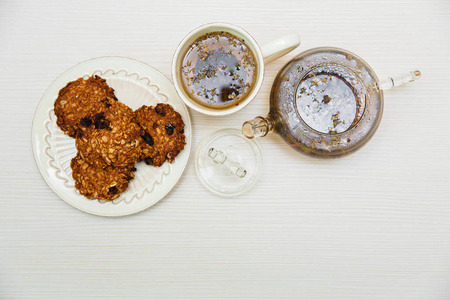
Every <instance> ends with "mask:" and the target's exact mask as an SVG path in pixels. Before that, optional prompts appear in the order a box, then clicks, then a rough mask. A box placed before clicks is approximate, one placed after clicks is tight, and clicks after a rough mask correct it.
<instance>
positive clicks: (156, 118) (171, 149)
mask: <svg viewBox="0 0 450 300" xmlns="http://www.w3.org/2000/svg"><path fill="white" fill-rule="evenodd" d="M135 113H136V120H137V122H138V124H139V125H140V126H141V127H142V129H143V135H142V136H141V148H142V154H141V157H140V159H141V160H144V161H145V163H146V164H148V165H153V166H157V167H159V166H161V165H162V164H163V163H164V162H165V161H166V160H168V161H169V162H172V161H173V160H174V159H175V157H176V156H177V155H178V154H179V153H180V151H181V150H183V148H184V145H185V144H186V143H185V135H184V122H183V119H182V118H181V115H180V114H179V113H178V112H176V111H175V110H174V109H173V108H172V106H170V105H169V104H163V103H158V104H157V105H156V107H152V106H146V105H144V106H141V107H140V108H139V109H137V110H136V112H135Z"/></svg>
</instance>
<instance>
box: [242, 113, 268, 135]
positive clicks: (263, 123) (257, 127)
mask: <svg viewBox="0 0 450 300" xmlns="http://www.w3.org/2000/svg"><path fill="white" fill-rule="evenodd" d="M273 125H274V123H273V120H272V117H271V116H270V115H267V117H265V118H264V117H261V116H259V117H256V118H254V119H253V120H250V121H246V122H245V123H244V124H243V125H242V134H243V135H244V136H245V137H246V138H248V139H253V138H257V137H263V136H266V135H268V134H269V133H271V132H272V131H273V128H274V126H273Z"/></svg>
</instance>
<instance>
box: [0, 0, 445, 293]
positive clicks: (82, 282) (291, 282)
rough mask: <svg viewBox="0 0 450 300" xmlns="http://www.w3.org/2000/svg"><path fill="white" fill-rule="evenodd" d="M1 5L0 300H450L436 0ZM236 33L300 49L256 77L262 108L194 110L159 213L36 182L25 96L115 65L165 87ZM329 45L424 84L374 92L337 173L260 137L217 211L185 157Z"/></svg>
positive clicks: (441, 21)
mask: <svg viewBox="0 0 450 300" xmlns="http://www.w3.org/2000/svg"><path fill="white" fill-rule="evenodd" d="M209 2H210V3H208V2H207V1H203V2H202V1H200V2H192V1H191V2H189V3H188V1H181V0H179V1H171V0H166V1H158V2H156V1H154V2H152V1H143V0H142V1H132V0H130V1H101V2H97V1H8V0H6V1H5V0H3V1H1V2H0V101H1V102H0V103H1V109H0V112H1V118H0V130H1V134H0V144H1V156H0V170H1V173H0V176H1V177H0V298H2V299H15V298H31V299H80V298H87V299H97V298H98V299H100V298H108V299H131V298H143V299H228V298H237V299H345V300H348V299H358V300H360V299H408V300H410V299H450V183H449V179H450V158H449V155H450V150H449V149H450V96H449V95H450V93H449V91H450V90H449V88H448V87H449V82H450V71H449V69H450V2H449V1H446V0H441V1H375V0H374V1H356V0H355V1H331V0H324V1H294V0H291V1H235V0H229V1H222V2H218V1H214V2H213V1H209ZM213 21H222V22H230V23H234V24H236V25H238V26H241V27H243V28H245V29H246V30H247V31H249V32H250V33H251V34H252V35H253V36H254V37H255V39H257V40H258V41H259V42H260V43H265V42H268V41H270V40H271V39H272V38H275V37H277V36H278V35H279V34H281V33H283V32H284V31H286V30H289V31H296V32H298V33H299V34H301V36H302V40H303V42H302V45H301V46H300V48H298V49H297V50H295V51H294V52H293V53H291V54H289V55H287V56H286V57H284V58H282V59H280V60H278V61H276V62H273V63H272V64H270V65H268V66H267V68H266V77H265V80H264V85H263V87H262V89H261V91H260V93H259V96H258V97H257V99H255V101H253V102H252V103H251V104H250V105H249V106H247V107H246V108H245V109H243V110H242V111H240V112H238V113H236V114H234V115H232V116H229V117H219V118H217V117H207V116H204V115H201V114H199V113H196V112H194V111H192V110H191V118H192V124H193V148H192V150H193V152H192V154H191V158H190V161H189V163H188V166H187V168H186V170H185V173H184V175H183V176H182V178H181V180H180V181H179V183H178V184H177V185H176V187H175V188H174V189H173V190H172V191H171V192H170V193H169V194H168V195H167V196H166V197H165V198H164V199H163V200H162V201H161V202H159V203H158V204H157V205H156V206H154V207H152V208H150V209H148V210H146V211H143V212H141V213H138V214H136V215H132V216H129V217H123V218H103V217H97V216H93V215H90V214H87V213H84V212H81V211H79V210H77V209H75V208H73V207H71V206H69V205H68V204H66V203H65V202H64V201H62V200H61V199H60V198H58V196H57V195H56V194H55V193H54V192H53V191H52V190H51V189H50V188H49V187H48V186H47V184H46V183H45V181H44V180H43V178H42V177H41V175H40V173H39V171H38V169H37V167H36V164H35V162H34V158H33V155H32V150H31V124H32V119H33V115H34V111H35V109H36V107H37V105H38V102H39V99H40V97H41V96H42V94H43V93H44V91H45V90H46V88H47V87H48V86H49V85H50V84H51V82H52V81H53V80H54V79H55V78H56V77H57V76H59V75H60V74H61V73H62V72H64V71H65V70H66V69H68V68H70V67H72V66H73V65H75V64H77V63H79V62H81V61H84V60H86V59H89V58H93V57H98V56H107V55H114V56H125V57H131V58H135V59H138V60H141V61H144V62H147V63H148V64H150V65H152V66H153V67H155V68H156V69H158V70H160V71H161V72H162V73H163V74H164V75H166V76H167V77H170V76H171V74H170V66H171V60H172V55H173V52H174V50H175V48H176V46H177V45H178V43H179V41H180V40H181V39H182V38H183V37H184V36H185V35H186V34H187V33H188V32H189V31H190V30H191V29H194V28H195V27H197V26H199V25H201V24H204V23H208V22H213ZM317 46H336V47H342V48H345V49H348V50H350V51H352V52H355V53H356V54H359V55H360V56H361V57H363V58H364V59H365V60H366V61H367V62H368V63H369V64H370V65H371V66H372V67H373V68H374V69H375V71H376V72H377V74H378V75H379V76H380V77H385V76H388V75H395V74H396V73H398V72H404V71H409V70H412V69H414V68H418V69H420V70H421V71H422V74H423V76H422V78H421V79H420V80H419V81H418V82H417V83H414V84H411V85H407V86H403V87H401V88H398V89H394V90H391V91H388V92H386V93H385V100H386V101H385V112H384V115H383V120H382V123H381V126H380V128H379V129H378V131H377V133H376V135H375V136H374V138H373V139H372V140H371V141H370V142H369V143H368V144H367V145H366V146H365V147H364V148H362V149H361V150H360V151H358V152H356V153H355V154H352V155H351V156H348V157H345V158H342V159H337V160H320V159H313V158H309V157H306V156H304V155H301V154H298V153H296V152H295V151H293V150H291V149H290V148H289V147H287V145H286V144H285V143H284V142H283V141H282V140H281V138H280V137H278V136H277V135H275V134H273V135H270V136H268V137H266V138H264V139H261V140H260V144H261V147H262V149H263V156H264V168H263V170H264V171H263V174H262V176H261V178H260V180H259V182H258V183H257V185H256V186H255V187H254V188H253V189H252V190H250V191H249V192H247V193H246V194H244V195H242V196H240V197H236V198H231V199H225V198H220V197H218V196H215V195H214V194H211V193H210V192H209V191H207V190H206V189H204V188H203V186H201V184H200V183H199V181H198V179H197V177H196V174H195V170H194V159H193V158H194V152H195V150H196V148H197V145H198V143H199V142H200V140H201V139H202V138H203V137H204V136H205V135H207V134H208V133H210V132H212V131H215V130H218V129H221V128H227V127H232V128H240V126H241V124H242V123H243V122H244V121H245V120H247V119H251V118H253V117H255V116H257V115H265V114H266V113H267V112H268V99H269V91H270V88H271V85H272V82H273V80H274V78H275V75H276V73H277V72H278V70H279V69H280V68H281V67H282V66H283V65H284V64H285V63H286V62H287V61H288V60H289V59H291V58H292V57H293V56H294V55H295V54H298V53H300V52H302V51H304V50H306V49H309V48H312V47H317Z"/></svg>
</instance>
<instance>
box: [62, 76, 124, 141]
mask: <svg viewBox="0 0 450 300" xmlns="http://www.w3.org/2000/svg"><path fill="white" fill-rule="evenodd" d="M107 97H108V98H112V99H114V100H117V98H116V97H115V96H114V90H113V89H112V88H111V87H109V86H108V85H107V84H106V80H105V79H102V78H100V77H99V76H97V75H96V76H91V77H89V78H88V79H87V80H84V79H83V78H79V79H77V80H75V81H72V82H69V83H68V84H67V85H66V86H65V87H64V88H62V89H61V90H60V91H59V93H58V98H57V99H56V100H55V104H54V112H55V115H56V118H57V119H56V124H57V125H58V126H59V128H61V130H62V131H64V133H65V134H67V135H69V136H71V137H75V135H76V132H77V130H78V128H79V127H80V120H81V118H91V117H92V116H93V115H94V114H96V113H98V112H99V111H100V110H101V109H102V107H103V104H102V103H101V102H100V101H101V100H103V99H105V98H107Z"/></svg>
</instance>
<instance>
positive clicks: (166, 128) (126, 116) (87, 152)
mask: <svg viewBox="0 0 450 300" xmlns="http://www.w3.org/2000/svg"><path fill="white" fill-rule="evenodd" d="M54 112H55V115H56V117H57V120H56V123H57V125H58V126H59V128H61V130H63V131H64V133H65V134H67V135H69V136H71V137H73V138H75V139H76V141H75V145H76V148H77V155H76V156H75V157H74V158H73V159H72V161H71V164H70V166H71V168H72V177H73V179H74V180H75V187H76V188H77V189H78V191H79V192H80V193H81V194H82V195H84V196H85V197H86V198H90V199H91V198H95V199H103V200H108V201H111V200H113V199H116V198H118V197H119V196H120V193H121V192H123V191H125V190H126V189H127V187H128V183H129V181H130V180H131V179H133V178H134V174H133V172H134V171H136V169H135V167H134V165H135V163H136V162H138V161H141V160H143V161H145V163H146V164H148V165H152V166H156V167H159V166H161V165H162V164H163V163H164V162H165V161H166V160H168V161H169V162H173V160H174V159H175V157H176V156H177V155H178V154H179V153H180V151H181V150H183V148H184V145H185V135H184V122H183V119H182V118H181V116H180V114H179V113H178V112H176V111H175V110H174V109H173V108H172V107H171V106H170V105H168V104H162V103H159V104H157V105H156V107H153V106H145V105H144V106H142V107H140V108H139V109H137V110H136V111H133V110H132V109H131V108H129V107H128V106H127V105H125V104H124V103H122V102H119V101H118V99H117V98H116V97H115V95H114V90H113V89H112V88H111V87H109V86H108V85H107V83H106V80H104V79H102V78H100V77H99V76H92V77H90V78H88V79H87V80H85V79H83V78H79V79H77V80H75V81H72V82H69V83H68V84H67V85H66V86H65V87H64V88H63V89H61V90H60V91H59V94H58V98H57V99H56V101H55V104H54Z"/></svg>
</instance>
